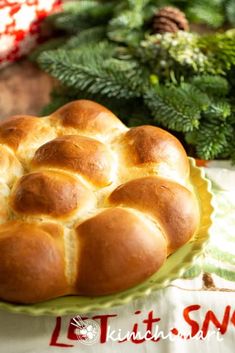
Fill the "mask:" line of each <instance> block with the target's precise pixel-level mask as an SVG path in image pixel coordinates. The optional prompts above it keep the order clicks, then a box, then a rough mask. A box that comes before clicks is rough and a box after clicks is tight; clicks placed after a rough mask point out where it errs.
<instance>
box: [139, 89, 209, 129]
mask: <svg viewBox="0 0 235 353" xmlns="http://www.w3.org/2000/svg"><path fill="white" fill-rule="evenodd" d="M145 103H146V105H147V106H148V107H149V108H150V110H151V112H152V114H153V119H154V121H155V122H156V123H160V124H162V125H163V126H164V127H166V128H169V129H173V130H176V131H182V132H187V131H192V130H194V129H195V128H198V126H199V120H200V118H201V110H203V109H205V107H206V106H207V104H208V98H207V96H206V95H204V94H203V93H202V92H200V91H199V90H198V89H196V88H195V87H193V86H191V85H189V84H184V85H182V86H181V87H175V86H169V87H166V86H157V87H156V88H155V89H154V90H151V91H148V92H147V93H146V94H145Z"/></svg>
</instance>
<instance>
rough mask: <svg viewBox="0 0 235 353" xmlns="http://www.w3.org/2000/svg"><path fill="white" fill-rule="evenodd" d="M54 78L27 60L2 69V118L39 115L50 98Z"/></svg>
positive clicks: (0, 117)
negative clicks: (16, 115)
mask: <svg viewBox="0 0 235 353" xmlns="http://www.w3.org/2000/svg"><path fill="white" fill-rule="evenodd" d="M51 86H52V80H51V79H50V78H49V76H47V75H46V74H45V73H43V72H41V71H40V70H39V69H38V68H37V67H36V66H35V65H33V64H32V63H30V62H28V61H27V60H22V61H18V62H17V63H14V64H12V65H9V66H7V67H5V68H3V69H1V70H0V119H4V118H5V117H8V116H11V115H15V114H32V115H37V114H38V113H39V112H40V110H41V108H42V107H43V106H44V105H45V104H47V103H48V102H49V100H50V96H49V93H50V90H51Z"/></svg>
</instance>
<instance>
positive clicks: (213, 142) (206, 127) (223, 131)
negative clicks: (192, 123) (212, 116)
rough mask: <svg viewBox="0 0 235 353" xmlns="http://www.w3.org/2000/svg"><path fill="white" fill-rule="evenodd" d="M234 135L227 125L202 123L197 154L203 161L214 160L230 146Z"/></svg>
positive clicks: (198, 136) (197, 141)
mask: <svg viewBox="0 0 235 353" xmlns="http://www.w3.org/2000/svg"><path fill="white" fill-rule="evenodd" d="M232 134H233V131H232V128H231V125H229V124H226V123H222V122H221V123H218V121H216V122H214V123H210V122H202V123H201V124H200V130H199V131H198V135H197V140H196V143H197V145H196V150H197V154H198V156H199V157H200V158H202V159H207V160H208V159H214V158H216V157H218V155H219V154H220V153H222V152H223V150H224V149H226V148H227V147H228V146H229V140H230V139H231V136H232Z"/></svg>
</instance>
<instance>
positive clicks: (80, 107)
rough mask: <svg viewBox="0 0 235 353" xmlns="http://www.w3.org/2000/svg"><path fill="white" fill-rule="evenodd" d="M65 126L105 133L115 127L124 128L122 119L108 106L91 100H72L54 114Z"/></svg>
mask: <svg viewBox="0 0 235 353" xmlns="http://www.w3.org/2000/svg"><path fill="white" fill-rule="evenodd" d="M53 117H55V118H56V119H58V118H59V119H60V120H61V122H62V124H63V126H65V127H72V128H75V129H79V130H81V131H85V132H91V133H101V134H103V133H104V134H105V133H107V132H108V131H112V130H113V129H123V127H124V125H123V124H122V123H121V121H120V120H119V119H118V118H117V117H116V116H115V115H114V114H113V113H112V112H111V111H110V110H108V109H107V108H105V107H103V106H102V105H100V104H98V103H95V102H92V101H90V100H86V99H81V100H77V101H74V102H70V103H68V104H66V105H64V106H63V107H62V108H60V109H58V110H57V111H56V112H55V113H53V114H52V118H53Z"/></svg>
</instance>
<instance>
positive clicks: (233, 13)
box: [225, 0, 235, 26]
mask: <svg viewBox="0 0 235 353" xmlns="http://www.w3.org/2000/svg"><path fill="white" fill-rule="evenodd" d="M225 11H226V16H227V19H228V21H229V23H230V24H231V25H233V26H235V2H234V0H228V1H227V3H226V4H225Z"/></svg>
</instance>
